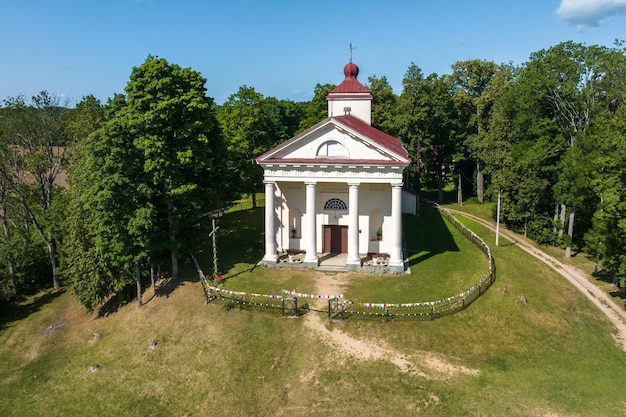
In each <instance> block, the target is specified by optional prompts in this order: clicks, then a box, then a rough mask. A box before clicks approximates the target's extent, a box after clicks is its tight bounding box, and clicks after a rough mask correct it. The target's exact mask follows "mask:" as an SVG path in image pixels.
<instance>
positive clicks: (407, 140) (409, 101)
mask: <svg viewBox="0 0 626 417" xmlns="http://www.w3.org/2000/svg"><path fill="white" fill-rule="evenodd" d="M426 100H427V97H426V93H425V79H424V74H423V73H422V70H421V69H420V68H419V67H418V66H417V65H415V64H414V63H411V65H410V66H409V68H408V69H407V71H406V73H405V74H404V78H403V79H402V93H401V94H400V97H399V98H398V112H397V115H396V126H397V132H398V137H399V138H400V139H401V140H402V142H403V144H404V146H405V148H406V149H407V151H408V153H409V156H410V158H411V164H410V165H409V168H408V170H407V171H408V184H407V185H408V187H409V188H410V189H412V190H415V191H416V193H417V211H418V212H419V206H420V192H421V184H422V179H421V175H422V149H423V148H426V149H428V148H429V144H428V143H426V142H425V141H426V136H425V129H424V127H425V124H426V122H427V111H426Z"/></svg>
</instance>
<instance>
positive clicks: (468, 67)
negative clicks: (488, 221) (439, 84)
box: [452, 59, 503, 203]
mask: <svg viewBox="0 0 626 417" xmlns="http://www.w3.org/2000/svg"><path fill="white" fill-rule="evenodd" d="M452 70H453V72H452V78H453V80H454V85H455V90H454V99H455V101H456V105H457V108H458V109H459V113H460V114H461V115H463V117H462V118H463V120H464V121H465V123H466V124H467V134H468V139H467V140H468V145H469V149H470V153H471V154H472V155H471V156H472V157H473V158H474V160H475V161H476V195H477V197H478V201H480V202H481V203H482V202H483V200H484V188H485V187H484V176H483V169H484V160H483V159H481V157H480V152H478V149H477V148H479V147H480V143H481V142H483V139H484V135H485V133H486V132H485V128H486V126H487V124H488V119H489V111H490V109H491V106H492V105H493V101H494V98H495V97H494V96H493V95H492V94H490V89H491V83H492V80H493V79H494V77H496V75H497V74H498V72H500V71H502V70H503V67H500V66H498V65H496V64H495V63H493V62H491V61H483V60H478V59H473V60H468V61H459V62H457V63H455V64H454V65H453V66H452Z"/></svg>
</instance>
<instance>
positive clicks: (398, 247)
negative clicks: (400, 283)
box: [389, 183, 404, 272]
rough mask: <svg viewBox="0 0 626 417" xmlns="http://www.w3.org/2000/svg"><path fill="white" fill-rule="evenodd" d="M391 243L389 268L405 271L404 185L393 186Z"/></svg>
mask: <svg viewBox="0 0 626 417" xmlns="http://www.w3.org/2000/svg"><path fill="white" fill-rule="evenodd" d="M391 229H392V233H391V239H392V240H391V242H390V247H389V266H390V267H391V268H392V269H393V270H395V271H398V272H399V271H403V270H404V259H403V256H402V183H400V184H391Z"/></svg>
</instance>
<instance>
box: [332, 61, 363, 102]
mask: <svg viewBox="0 0 626 417" xmlns="http://www.w3.org/2000/svg"><path fill="white" fill-rule="evenodd" d="M343 74H344V75H345V77H346V78H345V79H344V80H343V81H342V82H341V84H339V85H338V86H337V87H335V88H334V89H332V90H331V91H330V92H329V94H328V96H327V98H328V97H330V96H331V95H333V93H370V90H368V89H367V88H365V87H363V85H362V84H361V83H360V82H359V81H358V80H357V77H358V75H359V67H358V66H357V65H356V64H353V63H352V62H350V63H348V64H346V66H345V67H343Z"/></svg>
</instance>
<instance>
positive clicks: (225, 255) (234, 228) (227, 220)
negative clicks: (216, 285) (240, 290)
mask: <svg viewBox="0 0 626 417" xmlns="http://www.w3.org/2000/svg"><path fill="white" fill-rule="evenodd" d="M264 220H265V219H264V208H263V207H258V208H256V209H250V210H243V211H238V212H234V213H229V214H228V215H226V216H223V217H220V218H219V219H217V226H219V229H218V231H217V236H216V246H217V272H218V274H222V273H225V272H227V271H230V270H232V269H233V268H234V267H235V266H236V265H237V264H248V265H252V266H251V267H250V268H246V271H250V270H253V269H254V268H255V267H256V264H257V262H258V261H259V260H260V259H261V258H262V257H263V252H264V249H265V247H264V240H263V237H264ZM199 246H200V247H201V248H203V250H201V251H199V252H198V253H196V254H195V256H196V258H197V259H198V263H199V264H200V267H201V268H202V270H203V271H204V273H205V275H207V276H212V275H213V273H214V271H213V270H214V259H213V240H212V238H211V237H209V231H207V232H206V234H205V236H204V237H203V239H202V240H201V241H200V242H199ZM246 271H238V272H236V273H235V275H237V274H241V273H243V272H246ZM235 275H231V276H229V277H230V278H232V277H233V276H235Z"/></svg>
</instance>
